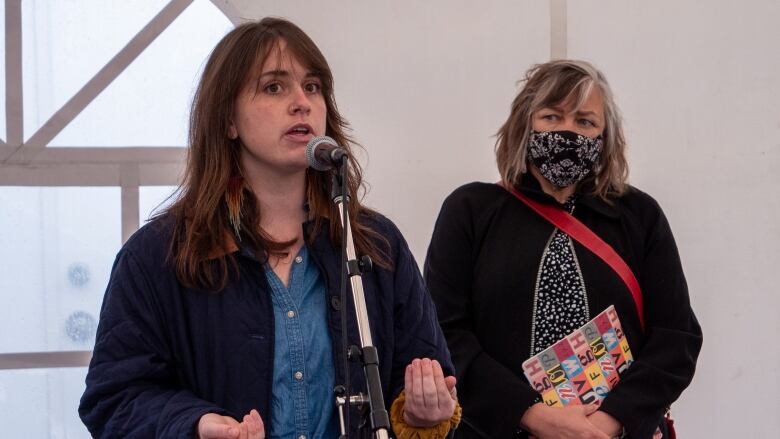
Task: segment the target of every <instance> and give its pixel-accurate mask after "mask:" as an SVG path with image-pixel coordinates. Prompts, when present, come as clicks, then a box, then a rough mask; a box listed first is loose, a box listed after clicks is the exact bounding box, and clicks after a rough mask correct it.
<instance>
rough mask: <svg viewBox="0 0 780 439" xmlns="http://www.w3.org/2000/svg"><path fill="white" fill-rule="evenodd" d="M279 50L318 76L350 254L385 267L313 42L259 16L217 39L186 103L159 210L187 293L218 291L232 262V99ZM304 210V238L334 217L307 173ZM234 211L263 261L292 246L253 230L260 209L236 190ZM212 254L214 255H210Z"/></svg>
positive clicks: (323, 183) (317, 178)
mask: <svg viewBox="0 0 780 439" xmlns="http://www.w3.org/2000/svg"><path fill="white" fill-rule="evenodd" d="M282 41H283V42H284V43H286V46H285V50H287V51H289V53H290V54H291V55H292V56H293V57H295V59H296V60H297V61H298V62H300V63H301V65H302V66H304V67H305V68H307V69H308V70H309V71H311V72H312V73H313V74H314V75H316V76H317V77H319V79H320V80H321V82H322V89H321V90H322V94H323V96H324V99H325V105H326V108H327V119H326V133H325V134H326V135H328V136H330V137H332V138H333V139H334V140H335V141H336V142H337V143H338V144H339V145H342V146H343V147H344V148H346V149H347V150H348V152H349V157H350V158H349V161H350V163H349V164H350V166H349V173H350V175H349V187H348V192H349V195H350V198H351V199H350V204H349V214H350V218H352V219H353V229H352V233H353V237H354V242H355V247H356V248H357V251H358V252H359V253H362V254H367V255H370V256H371V257H372V259H373V260H374V262H375V263H377V265H379V266H382V267H385V268H390V266H391V264H390V262H389V259H388V257H387V241H386V240H385V239H384V238H383V237H382V236H381V235H380V234H379V233H377V232H376V231H375V230H372V229H371V228H370V227H368V226H367V225H366V224H365V223H364V222H363V223H361V222H360V221H356V219H358V220H359V219H361V218H365V217H366V215H374V214H375V213H374V212H372V211H371V210H369V209H367V208H365V207H364V206H362V205H361V204H360V198H361V196H362V195H363V194H364V192H365V190H364V186H363V180H362V170H361V167H360V164H359V163H358V162H357V161H356V160H354V159H353V157H354V155H353V154H352V147H353V145H357V144H356V143H355V142H354V141H353V140H352V139H351V138H350V137H349V136H348V135H347V131H348V130H349V125H348V123H347V121H346V120H345V119H344V118H343V117H342V116H341V114H340V113H339V111H338V108H337V107H336V101H335V98H334V93H333V75H332V73H331V70H330V67H329V66H328V62H327V61H326V60H325V57H324V56H323V55H322V53H321V52H320V50H319V49H318V48H317V46H316V45H315V44H314V42H313V41H312V40H311V39H310V38H309V37H308V36H307V35H306V34H305V33H304V32H303V31H302V30H301V29H300V28H298V27H297V26H296V25H294V24H293V23H291V22H289V21H287V20H283V19H279V18H264V19H262V20H260V21H258V22H251V23H246V24H242V25H240V26H238V27H236V28H235V29H234V30H232V31H231V32H230V33H228V34H227V35H225V37H224V38H222V40H221V41H220V42H219V43H218V44H217V46H216V47H215V48H214V50H213V51H212V53H211V56H210V57H209V59H208V61H207V63H206V66H205V68H204V71H203V76H202V77H201V80H200V83H199V84H198V88H197V90H196V92H195V96H194V99H193V102H192V109H191V113H190V128H189V151H188V154H187V165H186V170H185V174H184V178H183V181H182V184H181V186H180V188H179V192H178V198H177V200H176V202H175V203H174V204H173V205H172V206H171V207H169V208H168V209H166V211H165V212H163V214H165V213H170V214H172V216H173V217H174V233H173V239H172V242H171V245H170V256H169V259H171V260H172V261H173V263H174V265H175V268H176V274H177V277H178V279H179V281H180V282H181V283H182V284H183V285H185V286H187V287H196V288H201V289H205V290H209V291H220V290H222V289H224V288H225V286H226V285H227V283H228V280H229V276H230V271H231V267H232V268H235V267H236V261H235V259H234V257H233V255H232V254H229V251H228V250H229V249H230V243H231V239H232V236H233V235H232V232H231V230H232V228H231V225H230V223H229V220H228V209H227V205H226V203H225V193H226V191H227V189H228V186H229V182H230V181H231V178H232V177H236V176H240V175H242V172H241V167H240V160H239V157H240V153H241V144H240V140H239V139H235V140H231V139H229V138H228V129H229V126H230V121H231V118H232V117H233V109H234V105H235V102H236V99H237V97H238V95H239V93H240V92H241V90H242V89H243V87H244V86H245V84H246V82H247V81H248V80H249V79H248V78H249V77H250V73H251V72H252V71H253V68H254V67H255V66H257V65H258V64H259V65H261V66H262V65H263V62H264V61H265V59H266V58H267V57H268V56H269V54H270V53H271V51H273V50H279V47H280V46H279V44H280V43H281V42H282ZM306 187H307V198H308V203H309V212H310V214H312V216H313V218H314V229H313V233H312V234H311V235H310V240H313V239H314V237H315V236H316V235H317V234H318V233H319V232H320V231H321V229H322V227H323V225H324V224H325V223H326V222H328V220H329V219H331V218H335V219H338V218H339V216H338V212H337V211H336V209H335V207H334V205H333V203H332V202H331V200H330V188H331V180H330V176H329V175H328V174H326V173H323V172H316V171H313V170H312V169H308V170H307V171H306ZM243 191H244V200H245V201H244V203H243V206H242V207H241V223H242V230H241V241H242V242H245V243H248V244H249V245H250V246H252V247H253V248H255V249H257V250H260V251H262V252H263V253H264V254H265V256H266V257H267V255H268V254H269V253H270V254H274V253H279V252H283V251H284V249H285V248H287V247H288V246H289V245H291V244H292V242H278V241H274V240H273V239H272V238H271V237H270V236H268V235H267V234H266V233H264V232H263V231H262V230H261V229H260V227H259V224H260V215H261V212H260V208H259V205H258V203H257V202H256V199H255V197H254V195H253V194H252V193H251V191H250V190H249V189H248V187H247V186H245V187H244V189H243ZM329 227H330V236H331V237H332V240H333V243H334V245H336V244H337V243H338V242H339V240H340V237H341V227H340V225H339V221H329ZM215 254H216V256H215Z"/></svg>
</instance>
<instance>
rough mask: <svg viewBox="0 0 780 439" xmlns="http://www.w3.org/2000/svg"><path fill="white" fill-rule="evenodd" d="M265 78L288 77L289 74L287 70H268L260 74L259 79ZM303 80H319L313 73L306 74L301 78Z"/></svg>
mask: <svg viewBox="0 0 780 439" xmlns="http://www.w3.org/2000/svg"><path fill="white" fill-rule="evenodd" d="M267 76H271V77H278V76H282V77H288V76H290V72H288V71H287V70H269V71H267V72H263V73H261V74H260V78H265V77H267ZM303 77H304V78H319V75H316V74H314V73H313V72H307V73H306V75H304V76H303Z"/></svg>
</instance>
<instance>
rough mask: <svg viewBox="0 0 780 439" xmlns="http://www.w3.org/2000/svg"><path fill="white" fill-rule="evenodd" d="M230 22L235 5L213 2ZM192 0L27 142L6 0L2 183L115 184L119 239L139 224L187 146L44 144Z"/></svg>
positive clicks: (48, 364)
mask: <svg viewBox="0 0 780 439" xmlns="http://www.w3.org/2000/svg"><path fill="white" fill-rule="evenodd" d="M210 1H211V3H213V4H214V5H215V6H216V7H217V8H218V9H219V10H220V11H221V12H222V13H223V14H225V16H227V18H228V19H229V20H230V21H231V22H232V23H233V24H234V25H236V24H239V23H240V22H241V21H242V20H241V19H240V18H239V14H238V11H237V10H236V8H235V7H234V6H233V5H232V4H231V3H230V2H228V1H226V0H210ZM192 2H193V0H170V1H169V2H168V4H167V5H166V6H165V7H164V8H163V9H162V10H161V11H160V12H159V13H158V14H157V15H155V16H154V17H153V18H152V19H151V20H150V21H149V23H147V25H146V26H144V27H143V28H142V29H141V30H140V31H139V32H138V33H137V34H136V35H135V36H134V37H133V38H132V39H130V41H129V42H128V43H127V44H126V45H125V46H124V47H123V48H122V49H121V50H120V51H119V52H118V53H117V54H116V55H115V56H114V57H113V58H111V59H110V60H109V61H108V62H107V63H106V64H105V66H103V68H101V69H100V70H99V71H98V72H97V73H96V74H95V75H94V76H93V77H92V79H90V80H89V81H87V83H86V84H84V86H83V87H82V88H81V89H80V90H79V91H77V92H76V93H75V94H74V95H73V96H72V97H71V98H70V99H69V100H68V101H67V102H66V103H65V104H64V105H63V106H62V107H61V108H60V109H59V110H57V111H56V112H55V113H54V114H53V115H52V116H51V117H50V118H49V120H48V121H46V123H44V124H43V125H42V126H41V127H40V128H38V130H37V131H36V132H35V133H33V134H32V135H31V136H29V138H28V139H27V140H26V141H25V140H24V138H25V135H24V119H23V118H24V107H23V104H24V99H23V87H22V85H23V84H22V37H23V35H22V5H21V0H5V87H6V103H5V105H6V133H7V135H6V138H5V139H0V186H119V187H120V188H121V210H122V213H121V218H122V240H123V241H125V240H126V239H127V238H128V237H129V236H130V235H131V234H132V233H133V232H135V231H136V230H137V229H138V227H139V219H138V218H139V204H138V202H139V199H138V193H139V188H140V187H141V186H162V185H170V186H174V185H176V184H177V183H178V176H179V175H180V173H181V170H182V165H183V159H184V155H185V149H184V145H181V146H157V147H134V146H127V147H118V148H114V147H78V146H74V147H57V148H48V147H47V145H48V144H49V143H50V142H51V141H52V139H54V138H55V137H56V136H57V134H59V133H60V132H61V131H62V130H63V129H64V128H65V127H66V126H67V125H68V124H69V123H71V122H72V121H73V120H74V119H75V118H76V117H77V116H78V115H79V114H80V113H81V112H82V111H83V110H84V109H85V108H86V107H87V106H88V105H89V104H90V103H91V102H92V101H93V100H94V99H95V98H96V97H97V96H98V95H99V94H100V93H101V92H103V90H105V89H106V88H107V87H108V86H109V85H110V84H111V82H113V81H114V80H115V79H116V78H117V77H118V76H119V75H120V74H121V73H122V72H123V71H124V70H125V69H126V68H127V67H128V66H129V65H130V64H131V63H132V62H133V61H135V59H136V58H138V56H139V55H140V54H141V53H142V52H143V51H144V50H145V49H146V48H147V47H149V45H150V44H151V43H152V42H153V41H154V40H155V39H156V38H157V37H158V36H160V34H162V33H163V32H164V31H165V29H167V28H168V26H169V25H170V24H171V23H173V21H174V20H175V19H176V18H177V17H179V16H180V15H181V13H182V12H184V10H185V9H186V8H187V7H188V6H189V5H190V4H192ZM91 354H92V353H91V351H62V352H25V353H0V370H2V369H28V368H55V367H84V366H87V365H88V364H89V360H90V358H91Z"/></svg>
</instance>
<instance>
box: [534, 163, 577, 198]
mask: <svg viewBox="0 0 780 439" xmlns="http://www.w3.org/2000/svg"><path fill="white" fill-rule="evenodd" d="M528 169H529V170H530V171H531V175H533V176H534V177H535V178H536V181H538V182H539V185H540V186H541V187H542V190H543V191H544V193H546V194H547V195H550V196H552V197H553V198H555V199H556V200H557V201H558V202H559V203H561V204H563V203H565V202H566V201H567V200H568V199H569V198H570V197H571V196H572V195H573V194H574V191H576V190H577V184H576V183H575V184H572V185H569V186H566V187H558V186H556V185H554V184H552V183H550V181H549V180H547V179H546V178H544V176H543V175H542V173H541V172H540V171H539V168H537V167H536V166H534V165H531V164H529V165H528Z"/></svg>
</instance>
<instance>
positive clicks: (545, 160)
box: [528, 131, 604, 187]
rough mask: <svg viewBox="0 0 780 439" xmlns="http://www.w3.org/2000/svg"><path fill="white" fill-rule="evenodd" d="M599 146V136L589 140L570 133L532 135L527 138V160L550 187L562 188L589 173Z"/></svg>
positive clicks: (597, 154)
mask: <svg viewBox="0 0 780 439" xmlns="http://www.w3.org/2000/svg"><path fill="white" fill-rule="evenodd" d="M603 145H604V142H603V140H602V139H601V136H599V137H596V138H595V139H592V138H590V137H585V136H582V135H580V134H577V133H575V132H572V131H544V132H537V131H532V132H531V136H530V137H529V138H528V160H529V161H530V162H531V163H533V164H534V165H535V166H536V167H537V168H539V171H540V172H541V173H542V175H543V176H544V178H546V179H547V180H549V181H550V183H552V184H554V185H555V186H558V187H566V186H570V185H572V184H574V183H577V182H579V181H580V180H582V179H583V178H585V176H586V175H588V173H589V172H590V171H592V170H593V167H594V165H595V164H596V163H597V162H598V161H599V157H601V148H602V146H603Z"/></svg>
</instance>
